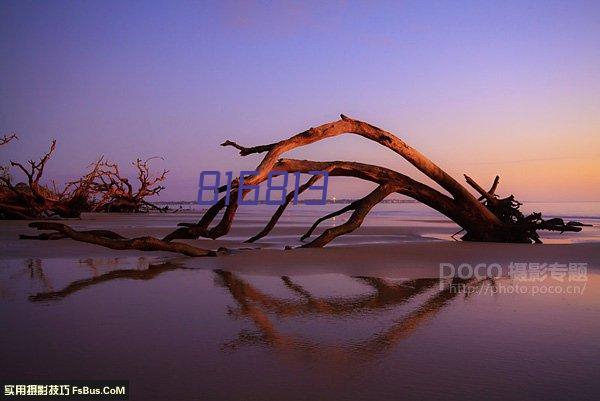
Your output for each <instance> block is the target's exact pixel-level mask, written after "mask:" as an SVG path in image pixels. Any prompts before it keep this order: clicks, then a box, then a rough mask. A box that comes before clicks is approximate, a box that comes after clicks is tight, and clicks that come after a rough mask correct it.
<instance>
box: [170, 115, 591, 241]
mask: <svg viewBox="0 0 600 401" xmlns="http://www.w3.org/2000/svg"><path fill="white" fill-rule="evenodd" d="M342 134H355V135H359V136H362V137H364V138H366V139H369V140H372V141H374V142H377V143H379V144H380V145H382V146H384V147H386V148H388V149H390V150H392V151H394V152H395V153H396V154H398V155H399V156H401V157H402V158H404V159H405V160H407V161H408V162H409V163H410V164H412V165H413V166H414V167H415V168H417V169H418V170H419V171H421V172H422V173H423V174H425V175H426V176H427V177H429V178H430V179H431V180H432V181H433V182H435V183H436V184H438V185H439V186H440V187H441V188H442V189H443V190H444V191H445V193H444V192H441V191H439V190H437V189H435V188H433V187H431V186H429V185H426V184H423V183H421V182H419V181H415V180H413V179H412V178H410V177H408V176H406V175H404V174H401V173H398V172H396V171H394V170H390V169H387V168H384V167H379V166H374V165H369V164H363V163H357V162H349V161H329V162H317V161H309V160H293V159H282V158H281V156H282V155H283V154H284V153H285V152H288V151H290V150H292V149H295V148H298V147H301V146H305V145H309V144H312V143H314V142H317V141H320V140H323V139H326V138H331V137H334V136H338V135H342ZM222 146H232V147H235V148H236V149H238V150H239V151H240V155H241V156H247V155H250V154H255V153H264V152H266V155H265V157H264V158H263V160H262V161H261V163H260V164H259V165H258V167H257V168H256V170H257V174H256V175H253V176H251V177H247V178H245V180H244V181H245V183H246V184H248V185H257V184H260V183H261V182H263V181H265V180H266V179H267V177H268V174H269V172H271V171H282V172H287V173H297V172H299V173H308V172H310V171H315V170H319V171H327V172H328V173H329V175H330V176H346V177H354V178H357V179H361V180H366V181H371V182H373V183H375V184H377V188H376V189H375V190H373V191H372V192H371V193H369V194H368V195H367V196H365V197H364V198H362V199H359V200H357V201H355V202H353V203H352V204H350V205H348V206H346V207H344V208H343V209H341V210H340V211H338V212H335V213H331V214H329V215H328V216H325V217H323V218H321V219H319V220H317V222H316V223H315V224H314V225H313V227H311V228H310V229H309V232H308V233H307V235H305V236H304V237H303V238H304V239H306V238H307V237H309V236H310V234H312V232H313V231H314V229H315V228H316V226H318V224H319V223H320V222H322V221H324V220H325V219H328V218H331V217H334V216H337V215H340V214H342V213H345V212H349V211H352V215H351V216H350V218H349V219H348V221H347V222H346V223H344V224H342V225H339V226H336V227H333V228H329V229H327V230H325V231H324V232H323V233H322V234H321V235H319V236H318V237H317V238H316V239H314V240H313V241H311V242H309V243H307V244H305V245H303V246H304V247H320V246H323V245H326V244H327V243H329V242H331V241H332V240H333V239H334V238H336V237H338V236H340V235H343V234H346V233H349V232H351V231H353V230H355V229H356V228H358V227H359V226H360V225H361V223H362V222H363V220H364V218H365V216H366V215H367V214H368V213H369V211H370V210H371V209H372V208H373V206H375V205H376V204H378V203H379V202H381V201H382V200H383V199H385V198H386V197H387V196H388V195H390V194H392V193H398V194H402V195H405V196H408V197H410V198H413V199H415V200H417V201H419V202H421V203H424V204H425V205H427V206H429V207H431V208H433V209H435V210H437V211H438V212H440V213H442V214H444V215H445V216H447V217H448V218H449V219H451V220H452V221H454V222H455V223H457V224H458V225H459V226H460V227H461V228H462V229H463V230H464V232H465V234H464V235H463V236H462V239H463V240H465V241H491V242H525V243H531V242H541V241H540V239H539V235H538V234H537V231H538V230H550V231H559V232H564V231H573V232H577V231H581V226H582V224H581V223H577V222H569V223H565V222H564V221H562V220H561V219H550V220H543V219H542V218H541V214H539V213H534V214H531V215H529V216H524V215H523V214H522V213H521V212H520V211H519V206H520V205H521V204H520V203H518V202H516V201H515V199H514V196H512V195H511V196H509V197H508V198H503V199H501V198H498V197H497V195H495V191H496V188H497V186H498V182H499V178H496V180H495V181H494V184H493V186H492V188H491V189H490V191H485V190H484V189H482V188H481V187H480V186H479V185H478V184H477V183H475V181H473V180H472V179H470V178H468V177H466V178H467V183H468V184H469V185H470V186H472V187H473V188H474V189H475V190H476V191H477V192H478V195H480V196H481V198H480V199H478V198H477V197H475V196H474V195H473V194H471V192H469V190H467V188H466V187H465V186H463V185H462V184H460V183H459V182H458V181H457V180H455V179H454V178H453V177H452V176H450V175H449V174H448V173H446V172H445V171H444V170H442V169H441V168H440V167H438V166H437V165H436V164H435V163H434V162H432V161H431V160H429V159H428V158H427V157H426V156H425V155H423V154H422V153H420V152H419V151H418V150H416V149H414V148H412V147H410V146H409V145H407V144H406V143H405V142H404V141H402V140H401V139H400V138H398V137H396V136H395V135H393V134H392V133H390V132H387V131H384V130H382V129H381V128H378V127H375V126H373V125H371V124H369V123H366V122H363V121H358V120H354V119H351V118H349V117H346V116H344V115H342V116H341V119H340V120H338V121H334V122H331V123H327V124H323V125H321V126H319V127H316V128H310V129H308V130H306V131H304V132H301V133H299V134H297V135H294V136H292V137H290V138H288V139H284V140H282V141H279V142H276V143H272V144H268V145H260V146H254V147H244V146H241V145H239V144H237V143H235V142H233V141H229V140H228V141H225V142H224V143H223V144H222ZM236 184H237V182H234V183H233V185H232V193H231V196H230V199H231V202H230V204H229V205H225V197H223V198H221V199H220V200H219V202H217V203H216V204H215V205H214V206H213V207H211V208H210V209H209V210H208V211H207V212H206V214H205V215H204V216H203V217H202V219H201V220H200V221H199V222H198V223H196V224H182V227H181V228H179V229H177V230H175V231H174V232H172V233H171V234H169V235H168V236H167V237H166V238H165V239H166V240H172V239H176V238H198V237H207V238H218V237H221V236H223V235H225V234H227V233H228V232H229V229H230V228H231V224H232V222H233V219H234V217H235V213H236V210H237V207H238V203H237V199H238V193H237V191H238V190H237V186H236ZM245 195H246V193H243V194H242V195H241V197H242V198H243V197H244V196H245ZM285 206H287V205H283V208H285ZM223 209H225V211H224V213H223V217H222V218H221V220H220V221H219V222H218V223H217V224H215V225H213V226H212V227H211V226H210V225H211V223H212V222H213V220H214V219H215V218H216V216H217V215H218V213H219V212H220V211H221V210H223ZM277 213H278V214H279V215H280V214H281V213H282V211H281V210H278V211H277ZM267 228H269V227H267ZM271 228H272V227H271Z"/></svg>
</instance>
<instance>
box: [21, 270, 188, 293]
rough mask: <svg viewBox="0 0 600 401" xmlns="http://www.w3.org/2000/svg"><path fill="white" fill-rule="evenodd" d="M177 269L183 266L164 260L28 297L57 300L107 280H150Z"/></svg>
mask: <svg viewBox="0 0 600 401" xmlns="http://www.w3.org/2000/svg"><path fill="white" fill-rule="evenodd" d="M178 269H185V267H184V266H182V265H180V264H177V263H173V262H165V263H160V264H149V265H148V268H146V269H121V270H113V271H110V272H108V273H104V274H100V275H98V276H94V277H90V278H86V279H82V280H77V281H73V282H72V283H71V284H69V285H67V286H66V287H65V288H63V289H62V290H59V291H47V292H40V293H38V294H35V295H31V296H30V297H29V300H30V301H32V302H38V301H48V300H58V299H62V298H64V297H66V296H68V295H71V294H73V293H76V292H78V291H81V290H83V289H85V288H87V287H91V286H94V285H97V284H101V283H105V282H107V281H112V280H151V279H153V278H155V277H156V276H158V275H160V274H162V273H165V272H168V271H172V270H178Z"/></svg>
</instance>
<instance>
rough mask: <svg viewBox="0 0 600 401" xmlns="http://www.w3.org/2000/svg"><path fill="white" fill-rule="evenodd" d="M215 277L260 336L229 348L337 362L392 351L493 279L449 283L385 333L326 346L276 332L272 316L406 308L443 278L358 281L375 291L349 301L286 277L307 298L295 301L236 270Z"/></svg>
mask: <svg viewBox="0 0 600 401" xmlns="http://www.w3.org/2000/svg"><path fill="white" fill-rule="evenodd" d="M215 273H216V274H217V275H218V276H219V278H220V279H221V282H220V284H221V285H222V286H224V287H225V288H227V289H228V290H229V292H230V293H231V295H232V297H233V298H234V300H235V301H236V302H237V303H238V305H239V307H240V310H239V312H238V313H236V315H242V316H247V317H248V318H250V319H251V320H252V321H253V323H254V325H255V326H256V328H257V329H258V331H259V335H253V334H252V333H248V332H244V331H242V332H241V333H240V334H239V337H238V339H237V340H236V341H232V342H229V343H227V344H226V346H227V347H231V348H235V347H236V346H237V345H238V344H245V343H254V344H256V343H262V344H266V345H269V346H272V347H274V348H276V349H278V350H279V351H283V352H285V353H287V354H294V353H298V354H301V355H302V356H303V357H306V356H308V355H311V354H312V355H314V356H315V357H316V358H319V359H320V360H323V359H330V360H338V361H339V360H345V359H347V358H348V357H350V356H359V357H362V358H365V357H374V356H376V355H377V354H379V353H381V352H385V351H387V350H389V349H391V348H393V347H394V345H395V344H397V343H398V342H399V341H401V340H402V339H403V338H405V337H407V336H408V335H410V334H411V333H412V332H413V331H414V330H415V329H417V328H418V327H419V326H420V325H422V324H423V323H425V322H426V321H427V320H428V319H430V318H432V317H433V316H435V315H436V314H437V313H438V312H439V311H440V310H442V309H443V307H444V306H445V305H447V304H448V302H449V301H450V300H452V299H453V298H455V297H456V296H457V295H458V294H459V293H461V292H460V291H456V290H457V288H458V286H481V285H483V284H484V283H486V282H488V281H491V279H490V280H487V279H486V280H478V281H476V280H474V279H469V280H463V279H458V278H457V279H454V280H452V281H451V282H450V283H446V284H443V289H441V290H439V291H437V292H435V293H434V294H433V295H432V296H431V297H429V298H428V299H427V300H426V301H425V302H423V303H422V304H420V305H419V306H418V307H416V309H414V310H413V311H412V312H410V313H408V315H406V316H405V317H403V318H402V319H400V320H397V321H396V322H395V323H393V324H392V326H391V327H389V328H388V329H385V330H382V331H380V332H378V333H376V334H375V335H373V336H371V337H370V338H367V339H366V340H359V341H354V342H345V343H343V344H326V343H322V342H319V341H314V340H308V339H305V338H302V337H299V336H293V335H287V334H283V333H282V332H280V331H279V330H278V329H277V327H276V325H275V324H274V323H273V320H272V319H271V318H269V316H268V312H271V313H274V314H276V315H277V316H278V317H279V318H282V317H283V318H285V317H290V316H296V315H317V314H324V315H329V316H337V315H345V314H364V313H369V312H374V311H375V310H377V309H383V308H388V307H390V306H399V305H401V304H404V303H406V302H408V301H410V300H411V299H412V298H414V297H416V296H417V295H419V294H422V293H425V292H426V291H428V290H431V289H432V288H433V287H434V286H437V285H439V284H440V280H439V279H432V278H424V279H416V280H410V281H405V282H402V283H388V282H386V280H384V279H381V278H376V277H354V278H355V279H357V280H360V281H361V282H363V283H366V284H368V285H370V286H371V287H373V288H374V289H375V292H373V293H369V294H365V295H359V296H354V297H349V298H335V297H331V298H316V297H314V296H312V294H311V293H310V292H309V291H308V290H306V289H305V288H304V287H302V286H300V285H298V284H295V283H294V282H293V281H292V280H291V279H290V278H289V277H285V276H284V277H282V278H281V279H282V280H283V282H284V284H285V285H286V287H288V288H289V289H291V290H292V291H294V292H296V293H297V294H299V295H301V296H302V297H303V298H304V301H292V300H283V299H277V298H274V297H272V296H270V295H268V294H265V293H263V292H261V291H260V290H258V289H256V288H255V287H254V286H252V285H250V284H249V283H248V282H246V281H245V280H243V279H241V278H240V277H238V276H236V275H235V274H233V273H231V272H228V271H223V270H217V271H215ZM463 292H464V291H463ZM232 313H233V312H232ZM352 354H354V355H352ZM298 356H300V355H298Z"/></svg>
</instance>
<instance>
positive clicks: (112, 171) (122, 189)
mask: <svg viewBox="0 0 600 401" xmlns="http://www.w3.org/2000/svg"><path fill="white" fill-rule="evenodd" d="M157 158H158V157H151V158H149V159H146V160H142V159H137V160H136V161H135V162H133V163H132V165H133V166H134V167H135V169H136V173H137V174H136V178H137V181H138V186H137V189H134V186H133V184H132V183H131V182H130V180H129V179H128V178H127V177H125V176H123V175H122V174H121V172H120V170H119V166H118V165H117V164H116V163H111V162H109V161H107V160H104V158H100V160H98V161H97V162H96V163H95V164H94V165H93V169H92V173H90V174H93V175H94V179H93V180H92V184H91V190H92V193H93V194H94V195H97V196H98V199H97V200H96V202H95V204H94V207H93V208H92V211H94V212H97V211H105V212H128V213H136V212H146V211H149V210H156V211H159V212H164V211H166V210H167V207H165V208H161V207H158V206H156V205H154V204H153V203H150V202H148V201H147V200H146V198H147V197H150V196H154V195H158V194H159V193H160V192H161V191H162V190H163V189H165V187H164V186H163V185H162V182H163V181H164V180H165V178H166V176H167V173H168V170H163V171H162V172H161V173H160V174H157V175H154V174H152V173H151V171H150V161H152V160H153V159H157Z"/></svg>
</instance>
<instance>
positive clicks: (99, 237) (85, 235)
mask: <svg viewBox="0 0 600 401" xmlns="http://www.w3.org/2000/svg"><path fill="white" fill-rule="evenodd" d="M29 227H32V228H37V229H38V230H52V231H56V232H58V233H60V234H63V235H64V236H65V237H68V238H71V239H74V240H75V241H81V242H87V243H89V244H95V245H100V246H104V247H106V248H110V249H117V250H126V249H137V250H139V251H167V252H176V253H182V254H184V255H187V256H215V255H216V254H217V253H216V252H215V251H211V250H207V249H202V248H198V247H196V246H193V245H188V244H184V243H181V242H166V241H163V240H161V239H158V238H154V237H137V238H130V239H127V238H123V237H122V236H120V235H119V234H117V233H114V232H112V231H102V232H98V231H96V232H94V231H87V232H86V231H77V230H74V229H72V228H71V227H69V226H67V225H65V224H62V223H54V222H35V223H29Z"/></svg>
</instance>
